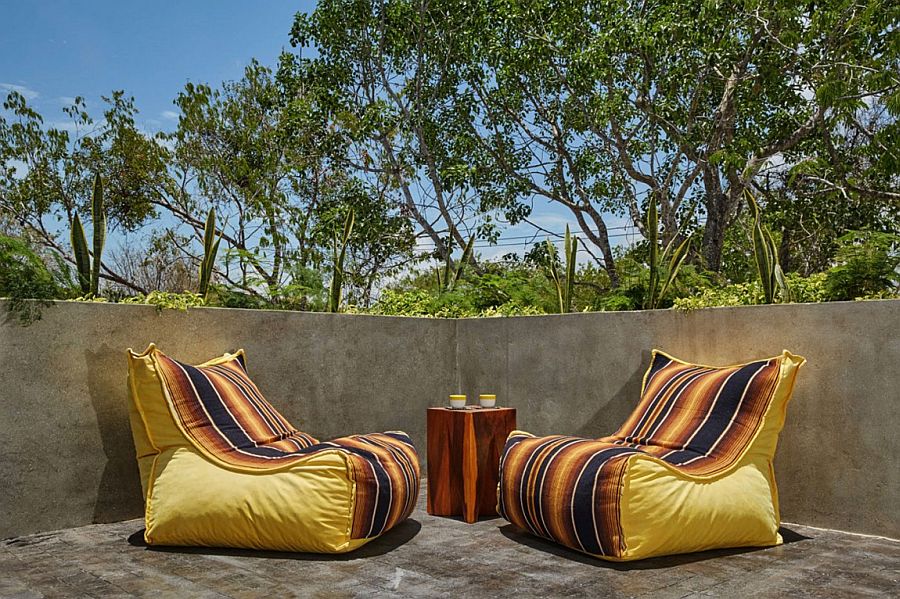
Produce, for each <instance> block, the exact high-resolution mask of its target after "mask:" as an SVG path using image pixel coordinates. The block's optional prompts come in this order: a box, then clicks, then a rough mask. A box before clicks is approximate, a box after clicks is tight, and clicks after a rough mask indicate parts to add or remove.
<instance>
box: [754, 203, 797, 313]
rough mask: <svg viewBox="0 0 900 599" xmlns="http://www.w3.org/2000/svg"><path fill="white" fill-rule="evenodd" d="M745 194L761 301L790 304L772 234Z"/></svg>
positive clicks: (789, 291)
mask: <svg viewBox="0 0 900 599" xmlns="http://www.w3.org/2000/svg"><path fill="white" fill-rule="evenodd" d="M745 193H746V197H747V203H748V204H749V205H750V207H751V208H752V210H753V233H752V237H753V254H754V257H755V258H756V270H757V272H758V273H759V280H760V283H761V284H762V290H763V301H764V302H765V303H767V304H773V303H775V302H776V301H777V300H779V299H780V301H782V302H790V301H791V289H790V287H789V286H788V283H787V280H785V277H784V271H783V270H782V269H781V264H780V263H779V262H778V251H777V249H776V247H775V239H774V238H773V237H772V232H771V231H769V229H768V228H767V227H765V226H764V225H763V224H762V213H761V211H760V209H759V204H758V203H757V202H756V198H754V197H753V194H751V193H750V192H749V191H748V192H745Z"/></svg>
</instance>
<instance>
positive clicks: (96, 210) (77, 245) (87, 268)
mask: <svg viewBox="0 0 900 599" xmlns="http://www.w3.org/2000/svg"><path fill="white" fill-rule="evenodd" d="M91 218H92V219H93V224H94V231H93V252H90V251H89V250H88V246H87V235H85V233H84V225H82V224H81V218H80V217H79V216H78V212H76V213H75V218H74V219H73V221H72V231H71V242H72V252H73V253H74V254H75V267H76V268H77V270H78V284H79V286H80V287H81V291H82V293H84V294H85V295H94V296H96V295H97V293H98V292H99V291H100V266H101V265H102V255H103V244H104V243H105V242H106V210H105V208H104V206H103V183H102V182H101V180H100V175H95V176H94V190H93V194H92V195H91ZM92 257H93V262H92V261H91V259H92Z"/></svg>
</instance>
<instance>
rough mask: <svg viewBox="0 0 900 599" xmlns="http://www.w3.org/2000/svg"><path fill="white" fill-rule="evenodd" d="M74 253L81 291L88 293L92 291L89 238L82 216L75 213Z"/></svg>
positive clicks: (72, 238) (73, 226)
mask: <svg viewBox="0 0 900 599" xmlns="http://www.w3.org/2000/svg"><path fill="white" fill-rule="evenodd" d="M71 240H72V253H73V254H74V255H75V268H76V270H77V271H78V272H77V275H78V285H79V286H80V287H81V292H82V293H83V294H84V295H87V294H89V293H90V292H91V253H90V252H89V251H88V246H87V238H86V237H85V234H84V225H82V224H81V218H80V217H79V216H78V213H77V212H76V213H75V220H73V221H72V231H71Z"/></svg>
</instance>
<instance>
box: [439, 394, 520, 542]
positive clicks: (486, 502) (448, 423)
mask: <svg viewBox="0 0 900 599" xmlns="http://www.w3.org/2000/svg"><path fill="white" fill-rule="evenodd" d="M515 428H516V410H515V408H477V407H471V408H466V409H461V410H451V409H449V408H428V513H429V514H431V515H433V516H462V517H463V519H464V520H465V521H466V522H468V523H469V524H471V523H472V522H475V521H476V520H478V516H479V514H481V515H485V514H496V513H497V483H498V478H499V475H500V454H501V453H502V452H503V446H504V445H505V444H506V438H507V437H508V436H509V433H511V432H512V431H513V430H515Z"/></svg>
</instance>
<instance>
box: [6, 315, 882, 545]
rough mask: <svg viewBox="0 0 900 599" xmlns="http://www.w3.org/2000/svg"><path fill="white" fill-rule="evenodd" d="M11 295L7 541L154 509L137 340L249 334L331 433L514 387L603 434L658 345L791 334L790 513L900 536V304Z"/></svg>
mask: <svg viewBox="0 0 900 599" xmlns="http://www.w3.org/2000/svg"><path fill="white" fill-rule="evenodd" d="M5 311H6V310H5V308H4V306H3V304H2V302H0V364H2V365H3V368H2V369H0V434H2V435H3V437H4V439H5V441H6V450H5V453H4V457H3V459H2V460H0V480H2V481H3V484H0V539H2V538H5V537H8V536H12V535H21V534H28V533H31V532H38V531H43V530H53V529H58V528H65V527H70V526H80V525H83V524H88V523H91V522H110V521H115V520H123V519H127V518H134V517H138V516H139V515H140V514H141V501H140V485H139V483H138V477H137V468H136V466H135V463H134V449H133V446H132V442H131V434H130V431H129V428H128V420H127V417H126V408H125V394H126V387H125V373H126V363H125V358H124V349H125V348H127V347H129V346H130V347H133V348H135V349H143V348H144V347H145V346H146V345H147V344H148V343H149V342H151V341H154V342H156V343H157V344H158V345H159V346H160V347H161V348H162V349H163V350H164V351H166V352H168V353H170V354H172V355H173V356H175V357H178V358H180V359H184V360H187V361H196V360H203V359H206V358H209V357H211V356H213V355H218V354H221V353H222V352H223V351H226V350H229V349H235V348H238V347H244V348H245V349H246V350H247V352H248V368H249V370H250V374H251V376H253V378H254V379H255V380H256V381H257V382H258V383H259V385H260V387H261V388H262V390H263V393H264V394H265V395H266V396H267V397H268V398H269V400H270V401H271V402H272V403H273V404H275V405H276V406H277V407H278V408H279V409H281V410H282V411H283V412H284V413H285V414H286V415H287V416H288V417H289V418H290V419H291V420H292V421H293V422H295V423H296V424H298V425H299V426H301V427H302V428H303V429H305V430H308V431H309V432H311V433H313V434H315V435H317V436H319V437H321V438H329V437H335V436H338V435H341V434H347V433H355V432H372V431H379V430H385V429H398V428H399V429H403V430H406V431H407V432H409V433H410V434H411V435H412V437H413V440H414V441H415V443H416V444H417V446H418V448H419V450H420V454H421V455H422V456H424V455H425V436H424V428H425V408H426V407H428V406H431V405H442V404H443V403H444V401H445V398H446V396H447V394H448V393H453V392H457V391H461V392H464V393H467V394H469V396H470V398H474V397H475V396H476V395H477V394H478V393H490V392H494V393H497V395H498V399H499V402H500V404H501V405H508V406H512V407H516V408H518V425H519V427H520V428H524V429H527V430H530V431H532V432H534V433H536V434H549V433H565V434H573V435H582V436H588V437H597V436H601V435H604V434H608V433H610V432H612V431H613V430H615V429H616V428H617V427H618V426H619V424H620V423H621V422H622V420H623V419H624V418H625V417H626V415H627V414H628V413H629V412H630V411H631V410H632V408H633V406H634V405H635V404H636V402H637V400H638V396H639V393H640V382H641V377H642V375H643V373H644V370H645V369H646V368H647V364H648V362H649V359H650V350H651V348H653V347H659V348H661V349H664V350H666V351H669V352H671V353H673V354H675V355H676V356H678V357H681V358H683V359H686V360H692V361H697V362H706V363H712V364H727V363H732V362H735V361H745V360H748V359H754V358H760V357H766V356H771V355H774V354H777V353H779V352H780V351H781V350H782V349H785V348H787V349H790V350H791V351H793V352H795V353H799V354H802V355H804V356H806V357H807V358H808V359H809V364H808V365H807V366H805V367H804V368H803V370H801V372H800V376H799V379H798V383H797V388H796V392H795V394H794V399H793V401H792V402H791V404H790V406H789V407H788V415H787V426H786V429H785V432H784V434H783V435H782V440H781V445H780V447H779V449H778V454H777V456H776V464H775V466H776V474H777V478H778V480H779V483H780V493H781V508H782V515H783V518H784V519H785V520H787V521H792V522H801V523H803V524H808V525H813V526H821V527H825V528H834V529H839V530H850V531H856V532H864V533H870V534H879V535H884V536H888V537H892V538H900V501H897V498H898V497H900V467H898V464H900V434H897V431H898V430H900V374H898V369H897V364H900V333H898V331H900V301H898V300H893V301H881V302H849V303H832V304H817V305H786V306H755V307H741V308H717V309H712V310H700V311H696V312H692V313H681V312H676V311H671V310H664V311H651V312H628V313H592V314H568V315H560V316H541V317H523V318H496V319H478V320H474V319H473V320H459V321H454V320H435V319H413V318H392V317H375V316H352V315H334V314H310V313H292V312H263V311H246V310H222V309H192V310H190V311H188V312H186V313H183V312H177V311H163V312H161V313H158V312H157V311H156V310H155V309H154V308H153V307H150V306H129V305H103V304H78V303H65V304H59V305H56V306H54V307H51V308H47V309H45V310H44V315H43V319H42V320H40V321H38V322H36V323H35V324H33V325H31V326H30V327H27V328H23V327H21V326H19V325H18V324H17V323H16V322H15V321H13V320H9V319H7V320H6V322H3V316H4V313H5Z"/></svg>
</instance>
